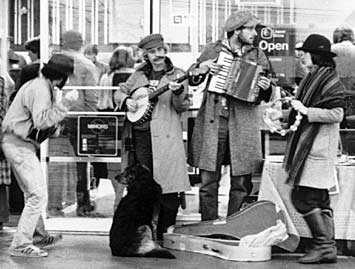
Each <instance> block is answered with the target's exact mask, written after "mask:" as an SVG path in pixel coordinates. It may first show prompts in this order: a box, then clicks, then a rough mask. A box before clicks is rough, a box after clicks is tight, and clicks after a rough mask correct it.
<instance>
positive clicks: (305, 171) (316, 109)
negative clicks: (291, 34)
mask: <svg viewBox="0 0 355 269" xmlns="http://www.w3.org/2000/svg"><path fill="white" fill-rule="evenodd" d="M299 49H300V50H302V51H304V52H305V53H304V55H303V56H302V61H303V62H304V63H305V64H306V66H307V67H309V68H310V73H309V74H308V75H307V76H306V77H305V78H304V79H303V80H302V81H301V83H300V87H299V89H298V91H297V94H296V100H292V101H291V105H292V107H293V110H291V114H290V117H289V122H290V123H292V122H293V121H294V120H295V117H296V112H297V111H298V112H300V113H301V114H303V118H302V120H301V123H300V126H299V127H298V129H297V130H296V132H294V133H292V135H291V136H290V137H289V139H288V143H287V147H286V151H285V159H284V166H285V169H286V171H287V172H288V180H287V183H289V184H292V185H293V189H292V193H291V198H292V203H293V205H294V206H295V208H296V210H297V211H298V212H299V213H301V214H303V217H304V219H305V221H306V223H307V225H308V227H309V228H310V230H311V233H312V236H313V246H312V248H311V249H310V250H309V251H308V253H307V254H306V255H305V256H303V257H301V258H300V259H299V262H301V263H318V262H324V263H331V262H336V259H337V256H336V253H337V250H336V246H335V240H334V222H333V211H332V208H331V207H330V199H329V193H328V189H329V188H331V187H332V186H334V184H335V180H336V178H335V177H336V173H335V160H336V153H337V147H338V141H339V125H340V122H341V121H342V119H343V115H344V111H343V107H344V86H343V84H342V83H341V82H340V79H339V76H338V74H337V72H336V70H335V62H334V60H333V57H334V56H335V54H334V53H332V52H331V51H330V41H329V40H328V39H327V38H326V37H324V36H321V35H310V36H309V37H308V38H307V39H306V40H305V42H304V44H303V46H302V47H301V48H299Z"/></svg>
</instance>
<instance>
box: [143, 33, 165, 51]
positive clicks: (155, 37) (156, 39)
mask: <svg viewBox="0 0 355 269" xmlns="http://www.w3.org/2000/svg"><path fill="white" fill-rule="evenodd" d="M158 47H164V38H163V36H162V35H161V34H151V35H148V36H146V37H144V38H143V39H142V40H141V41H139V43H138V48H140V49H143V50H150V49H154V48H158Z"/></svg>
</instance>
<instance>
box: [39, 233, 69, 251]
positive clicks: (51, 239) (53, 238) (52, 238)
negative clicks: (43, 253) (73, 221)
mask: <svg viewBox="0 0 355 269" xmlns="http://www.w3.org/2000/svg"><path fill="white" fill-rule="evenodd" d="M62 240H63V236H62V234H56V235H49V236H47V237H45V238H43V239H41V240H39V241H34V242H33V243H34V245H36V246H38V247H40V248H47V247H51V246H54V245H55V244H57V243H59V242H60V241H62Z"/></svg>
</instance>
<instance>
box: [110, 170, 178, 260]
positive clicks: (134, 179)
mask: <svg viewBox="0 0 355 269" xmlns="http://www.w3.org/2000/svg"><path fill="white" fill-rule="evenodd" d="M115 179H116V180H117V181H118V182H120V183H122V184H126V185H127V194H126V196H124V197H123V198H122V200H121V201H120V203H119V205H118V207H117V210H116V212H115V214H114V217H113V222H112V226H111V229H110V248H111V252H112V255H114V256H125V257H158V258H166V259H175V256H174V255H173V254H171V253H170V252H169V251H168V250H166V249H164V248H162V247H160V246H159V244H158V243H156V242H155V241H154V240H153V233H152V231H153V223H152V221H153V214H154V208H155V206H156V205H157V204H158V203H159V201H160V197H161V194H162V189H161V187H160V185H159V184H158V183H157V182H155V180H154V179H153V176H152V173H151V171H150V169H149V168H148V167H146V166H144V165H139V164H136V165H132V166H129V167H127V168H126V169H125V171H123V172H122V173H121V174H120V175H118V176H116V178H115Z"/></svg>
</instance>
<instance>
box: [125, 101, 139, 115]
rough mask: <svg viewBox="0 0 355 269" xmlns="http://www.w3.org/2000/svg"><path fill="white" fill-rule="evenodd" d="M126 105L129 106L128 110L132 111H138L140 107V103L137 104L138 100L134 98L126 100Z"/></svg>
mask: <svg viewBox="0 0 355 269" xmlns="http://www.w3.org/2000/svg"><path fill="white" fill-rule="evenodd" d="M126 106H127V109H128V111H131V112H136V111H137V109H138V104H137V102H136V100H134V99H132V98H128V99H127V100H126Z"/></svg>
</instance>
